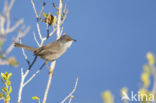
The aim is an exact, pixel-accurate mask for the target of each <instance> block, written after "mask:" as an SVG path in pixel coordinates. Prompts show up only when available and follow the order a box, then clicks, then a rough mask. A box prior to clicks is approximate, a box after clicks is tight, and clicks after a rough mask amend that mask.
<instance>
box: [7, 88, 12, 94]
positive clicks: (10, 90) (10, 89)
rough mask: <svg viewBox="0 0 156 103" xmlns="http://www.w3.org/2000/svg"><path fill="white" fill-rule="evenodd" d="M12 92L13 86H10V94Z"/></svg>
mask: <svg viewBox="0 0 156 103" xmlns="http://www.w3.org/2000/svg"><path fill="white" fill-rule="evenodd" d="M11 92H12V86H10V88H9V92H8V93H9V94H10V93H11Z"/></svg>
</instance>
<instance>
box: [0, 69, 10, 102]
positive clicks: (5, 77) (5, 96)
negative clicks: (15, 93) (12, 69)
mask: <svg viewBox="0 0 156 103" xmlns="http://www.w3.org/2000/svg"><path fill="white" fill-rule="evenodd" d="M11 76H12V73H7V72H5V73H1V81H2V83H3V85H4V86H3V87H2V91H3V92H0V99H2V100H3V101H4V102H5V103H9V101H10V93H11V92H12V86H11V81H10V77H11Z"/></svg>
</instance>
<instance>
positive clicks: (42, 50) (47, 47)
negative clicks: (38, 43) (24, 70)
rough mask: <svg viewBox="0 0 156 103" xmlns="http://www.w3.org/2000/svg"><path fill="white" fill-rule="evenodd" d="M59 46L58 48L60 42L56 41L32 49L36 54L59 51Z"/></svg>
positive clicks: (41, 54)
mask: <svg viewBox="0 0 156 103" xmlns="http://www.w3.org/2000/svg"><path fill="white" fill-rule="evenodd" d="M59 48H60V44H59V43H58V42H52V43H49V44H46V45H44V46H42V47H40V48H38V49H37V50H35V51H34V54H35V55H37V56H43V55H48V54H54V53H57V52H58V51H59Z"/></svg>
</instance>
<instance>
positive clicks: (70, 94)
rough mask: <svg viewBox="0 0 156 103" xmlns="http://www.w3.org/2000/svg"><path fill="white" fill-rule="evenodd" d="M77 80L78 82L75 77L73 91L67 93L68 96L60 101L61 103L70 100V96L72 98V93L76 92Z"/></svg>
mask: <svg viewBox="0 0 156 103" xmlns="http://www.w3.org/2000/svg"><path fill="white" fill-rule="evenodd" d="M78 80H79V79H78V77H77V79H76V82H75V86H74V89H73V90H72V91H71V92H70V93H69V95H68V96H67V97H66V98H65V99H63V101H62V102H61V103H65V101H66V100H67V99H68V98H70V97H71V96H73V94H74V92H75V91H76V88H77V84H78Z"/></svg>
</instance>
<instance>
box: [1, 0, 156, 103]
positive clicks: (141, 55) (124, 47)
mask: <svg viewBox="0 0 156 103" xmlns="http://www.w3.org/2000/svg"><path fill="white" fill-rule="evenodd" d="M34 1H35V0H34ZM53 1H56V0H53ZM42 2H43V1H42V0H40V1H39V0H37V1H36V2H35V4H36V7H37V11H38V12H39V11H40V7H41V5H42ZM46 2H47V4H48V3H49V4H48V5H46V9H45V12H52V13H54V11H53V9H52V6H51V3H52V0H47V1H46ZM2 4H3V1H2V0H0V5H2ZM155 5H156V1H155V0H68V9H69V14H68V16H67V19H66V21H65V23H64V24H63V26H64V32H66V33H67V34H68V35H70V36H71V37H73V38H74V39H76V40H77V42H76V43H73V45H72V47H71V48H70V49H69V50H68V51H67V52H66V53H65V54H64V55H63V56H62V57H61V58H59V59H58V60H57V64H56V68H55V71H54V77H53V80H52V85H51V87H50V92H49V95H48V99H47V103H50V102H54V103H59V102H60V101H61V100H62V99H63V98H64V97H65V96H67V94H68V93H69V92H70V91H71V90H72V89H73V86H74V83H75V80H76V77H77V76H78V77H79V83H78V89H77V91H76V93H75V94H74V96H75V97H74V99H73V102H72V103H100V102H102V99H101V93H102V92H103V91H105V90H110V91H111V92H112V93H113V95H114V98H115V102H116V103H120V102H121V100H120V89H121V88H122V87H124V86H127V87H128V88H129V90H133V91H135V92H137V90H138V88H139V85H140V84H141V81H140V74H141V72H142V66H143V64H145V63H147V60H146V58H145V55H146V53H147V52H148V51H151V52H153V53H156V47H155V44H156V6H155ZM1 8H2V7H0V10H1ZM11 15H12V17H16V18H17V19H20V18H24V20H25V25H27V26H28V25H30V26H31V30H30V32H29V33H28V34H27V36H26V37H25V38H23V39H22V41H23V43H25V44H28V45H31V46H33V47H37V45H36V44H35V41H34V40H33V34H32V32H33V31H34V32H36V34H37V31H36V18H35V14H34V12H33V8H32V5H31V3H30V0H16V2H15V5H14V7H13V9H12V13H11ZM12 23H14V22H12ZM41 25H42V26H41V32H42V34H44V35H46V29H45V26H46V25H45V24H42V23H41ZM15 34H16V32H14V33H13V34H12V35H15ZM9 37H10V38H11V36H9ZM10 40H11V39H10ZM53 40H55V38H54V37H52V38H50V39H49V40H48V41H47V42H46V43H48V42H50V41H53ZM7 43H9V41H8V42H7ZM6 45H7V44H6ZM4 48H5V47H4ZM27 55H28V56H29V59H30V60H31V59H32V58H33V54H32V53H31V52H27ZM10 56H15V57H16V58H17V60H18V61H19V64H20V66H19V67H18V68H17V69H16V68H13V67H7V66H3V67H2V69H1V71H3V72H4V71H9V72H13V76H12V82H13V84H12V85H13V93H12V97H13V98H12V102H13V103H15V102H16V101H17V94H18V88H19V84H20V68H21V67H24V69H26V67H27V64H26V62H25V60H24V57H23V55H22V52H21V50H20V49H17V48H16V49H14V51H13V52H12V53H11V54H10ZM42 63H43V60H41V59H38V62H37V63H36V64H35V65H34V67H33V68H32V71H31V74H33V72H35V71H36V70H37V69H38V68H39V65H41V64H42ZM47 79H48V70H47V68H44V69H43V70H42V71H41V72H40V73H39V75H38V76H37V77H35V79H33V80H32V82H31V83H30V84H28V85H27V86H26V87H25V88H24V90H23V95H22V102H23V103H26V102H27V103H28V102H32V99H31V97H32V96H38V97H41V99H42V98H43V95H44V90H45V87H46V83H47Z"/></svg>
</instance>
